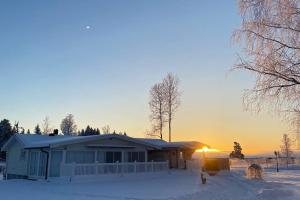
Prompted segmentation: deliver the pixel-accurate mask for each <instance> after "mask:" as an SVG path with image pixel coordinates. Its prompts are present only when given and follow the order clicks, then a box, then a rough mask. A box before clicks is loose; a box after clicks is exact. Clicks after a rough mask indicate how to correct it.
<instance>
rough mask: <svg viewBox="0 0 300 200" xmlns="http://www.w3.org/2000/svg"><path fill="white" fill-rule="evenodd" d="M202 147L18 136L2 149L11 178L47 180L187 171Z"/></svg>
mask: <svg viewBox="0 0 300 200" xmlns="http://www.w3.org/2000/svg"><path fill="white" fill-rule="evenodd" d="M203 146H204V144H202V143H200V142H170V143H169V142H165V141H163V140H159V139H146V138H132V137H128V136H125V135H119V134H105V135H93V136H62V135H52V136H48V135H31V134H16V135H14V136H13V137H11V138H10V139H9V140H8V141H7V142H6V143H5V144H4V146H3V147H2V149H1V150H2V151H5V152H6V168H7V169H6V177H7V179H13V178H25V179H49V178H52V177H71V176H81V175H92V176H93V175H101V174H109V173H112V174H119V173H138V172H152V171H162V170H167V169H169V168H185V163H186V160H188V159H191V155H192V153H193V152H194V151H195V150H196V149H199V148H202V147H203Z"/></svg>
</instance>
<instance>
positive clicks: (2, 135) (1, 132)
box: [0, 119, 14, 147]
mask: <svg viewBox="0 0 300 200" xmlns="http://www.w3.org/2000/svg"><path fill="white" fill-rule="evenodd" d="M13 134H14V132H13V130H12V127H11V124H10V122H9V120H7V119H3V120H2V121H0V147H2V145H3V144H4V143H5V142H6V141H7V140H8V139H9V138H10V137H11V136H12V135H13Z"/></svg>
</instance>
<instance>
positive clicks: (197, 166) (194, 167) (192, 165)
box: [186, 159, 202, 171]
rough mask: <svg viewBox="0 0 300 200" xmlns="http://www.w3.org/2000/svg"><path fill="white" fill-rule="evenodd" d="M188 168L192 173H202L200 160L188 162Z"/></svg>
mask: <svg viewBox="0 0 300 200" xmlns="http://www.w3.org/2000/svg"><path fill="white" fill-rule="evenodd" d="M186 168H187V169H188V170H190V171H201V170H202V169H201V168H202V164H201V161H200V160H198V159H197V160H187V161H186Z"/></svg>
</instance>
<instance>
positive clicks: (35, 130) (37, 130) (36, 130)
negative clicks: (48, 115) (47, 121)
mask: <svg viewBox="0 0 300 200" xmlns="http://www.w3.org/2000/svg"><path fill="white" fill-rule="evenodd" d="M34 133H35V134H37V135H41V134H42V131H41V128H40V126H39V125H38V124H37V125H36V127H35V128H34Z"/></svg>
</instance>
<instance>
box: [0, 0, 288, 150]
mask: <svg viewBox="0 0 300 200" xmlns="http://www.w3.org/2000/svg"><path fill="white" fill-rule="evenodd" d="M240 21H241V19H240V17H239V15H238V10H237V5H236V1H235V0H230V1H210V0H202V1H198V0H189V1H185V0H151V1H146V0H111V1H101V0H81V1H79V0H64V1H58V0H51V1H39V0H36V1H32V0H28V1H14V0H9V1H8V0H3V1H1V2H0V91H1V96H0V119H3V118H7V119H9V120H10V121H11V122H12V123H13V122H15V121H19V122H20V125H21V126H22V127H24V128H26V129H30V130H33V128H34V126H35V125H36V124H38V123H39V124H42V121H43V119H44V118H45V117H46V116H49V118H50V121H51V125H52V126H53V128H59V124H60V122H61V120H62V119H63V117H65V116H66V115H67V114H69V113H72V114H73V115H74V116H75V120H76V123H77V126H78V128H80V129H81V128H85V127H86V126H87V125H91V126H92V127H99V128H101V127H103V126H105V125H110V127H111V129H112V130H116V131H117V132H118V131H122V132H123V131H126V133H127V134H128V135H129V136H133V137H144V136H145V132H146V130H149V129H150V127H151V125H150V121H149V114H150V110H149V106H148V101H149V89H150V88H151V86H152V85H153V84H155V83H157V82H159V81H161V80H162V79H163V78H164V76H166V74H167V73H168V72H172V73H174V74H176V75H177V76H178V77H179V78H180V89H181V91H182V97H181V100H182V104H181V107H180V109H179V110H178V112H177V113H176V116H175V120H174V123H173V139H174V141H179V140H197V141H201V142H204V143H206V144H209V145H210V146H212V147H214V148H218V149H220V150H223V151H231V150H232V146H233V142H234V141H238V142H240V144H241V145H242V147H243V149H244V152H246V153H257V152H266V151H273V150H275V149H279V146H280V140H281V137H282V134H283V133H286V132H287V131H288V129H289V128H288V126H287V122H285V121H283V120H282V119H281V118H280V117H279V116H278V115H277V114H276V113H271V112H267V111H262V112H260V113H254V112H249V111H246V110H245V108H244V106H243V101H242V98H243V93H244V90H245V89H249V88H251V87H252V86H253V84H254V81H255V79H254V77H253V75H251V74H249V73H248V72H242V71H233V72H231V70H230V69H231V68H232V66H233V65H234V63H235V62H236V59H237V55H238V54H239V53H240V52H241V48H242V47H241V46H239V45H236V44H233V43H232V42H231V35H232V32H233V30H234V29H236V28H238V27H239V24H240ZM164 134H165V136H166V137H165V139H167V130H165V131H164Z"/></svg>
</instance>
